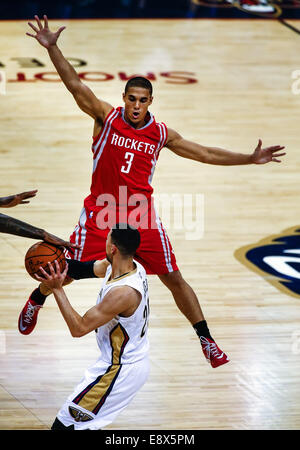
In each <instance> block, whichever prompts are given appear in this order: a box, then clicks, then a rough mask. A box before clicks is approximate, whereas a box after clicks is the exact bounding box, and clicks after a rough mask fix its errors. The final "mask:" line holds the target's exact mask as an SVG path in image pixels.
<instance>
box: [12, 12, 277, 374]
mask: <svg viewBox="0 0 300 450" xmlns="http://www.w3.org/2000/svg"><path fill="white" fill-rule="evenodd" d="M35 19H36V24H35V25H34V24H32V23H30V22H29V25H30V27H31V28H32V29H33V31H34V32H35V34H31V33H27V35H29V36H31V37H33V38H35V39H36V40H37V41H38V42H39V43H40V44H41V45H42V46H43V47H45V48H46V49H47V51H48V54H49V56H50V59H51V61H52V62H53V64H54V66H55V68H56V70H57V72H58V74H59V75H60V77H61V79H62V81H63V83H64V84H65V86H66V88H67V89H68V90H69V91H70V92H71V94H72V95H73V97H74V99H75V101H76V103H77V104H78V106H79V108H80V109H81V110H82V111H84V112H85V113H87V114H88V115H90V116H91V117H92V118H93V119H94V133H93V145H92V151H93V175H92V184H91V193H90V195H89V196H88V197H87V198H86V199H85V200H84V206H83V209H82V212H81V215H80V219H79V222H78V225H77V227H76V228H75V231H74V233H73V235H72V236H71V241H73V242H74V241H75V242H76V243H77V244H81V245H82V247H83V248H82V250H80V251H75V254H74V255H73V258H74V260H78V261H81V263H82V264H83V265H84V266H85V269H84V270H83V269H82V271H83V272H84V275H82V277H83V276H84V277H86V276H87V272H88V269H87V266H88V264H89V263H88V261H90V274H91V276H93V264H94V261H95V260H101V259H103V258H105V241H106V236H107V234H108V232H109V229H110V227H111V225H112V224H111V223H107V224H105V220H106V219H105V214H106V213H112V212H115V214H116V218H115V222H118V221H119V222H127V221H128V223H129V224H132V225H133V226H136V223H130V219H131V217H130V215H131V213H133V212H134V207H136V204H137V203H136V201H140V204H141V205H142V209H141V211H142V212H141V214H140V217H139V220H140V226H139V231H140V234H141V245H140V247H139V249H138V251H137V254H136V256H135V258H136V259H137V260H138V261H139V262H141V263H142V265H143V266H144V267H145V269H146V272H147V273H148V274H157V275H158V276H159V278H160V279H161V281H162V282H163V283H164V284H165V285H166V286H167V287H168V288H169V290H170V291H171V293H172V295H173V297H174V300H175V302H176V304H177V306H178V308H179V309H180V311H181V312H182V313H183V314H184V315H185V317H186V318H187V319H188V320H189V321H190V323H191V324H192V326H193V327H194V329H195V331H196V333H197V335H198V336H199V338H200V342H201V345H202V350H203V353H204V355H205V357H206V359H207V360H208V362H209V363H210V364H211V366H212V367H218V366H219V365H222V364H225V363H226V362H228V361H229V359H228V358H227V356H226V355H225V353H224V352H222V351H221V350H220V348H219V347H218V346H217V344H216V343H215V341H214V339H213V338H212V336H211V335H210V332H209V329H208V327H207V323H206V321H205V318H204V315H203V313H202V310H201V307H200V305H199V302H198V299H197V297H196V294H195V292H194V291H193V289H192V288H191V286H189V285H188V283H187V282H186V281H185V280H184V279H183V277H182V275H181V273H180V271H179V269H178V267H177V264H176V259H175V255H174V252H173V250H172V246H171V243H170V241H169V239H168V236H167V233H166V230H165V229H164V227H163V225H162V223H161V221H160V219H159V217H158V216H157V215H156V213H155V209H154V208H152V206H153V204H152V197H151V194H152V192H153V189H152V186H151V180H152V176H153V172H154V169H155V165H156V162H157V159H158V157H159V154H160V151H161V149H162V148H163V147H167V148H168V149H170V150H171V151H173V152H174V153H176V154H177V155H179V156H182V157H184V158H189V159H192V160H195V161H199V162H202V163H207V164H217V165H244V164H264V163H267V162H270V161H276V162H280V160H279V159H278V157H280V156H283V155H284V154H285V153H281V150H282V149H283V148H284V147H281V146H279V145H276V146H273V147H268V148H262V143H261V141H259V143H258V146H257V147H256V149H255V150H254V152H253V153H251V154H248V155H247V154H241V153H234V152H231V151H228V150H223V149H219V148H213V147H205V146H202V145H199V144H197V143H194V142H190V141H187V140H186V139H184V138H183V137H181V136H180V135H179V134H178V133H177V132H176V131H174V130H171V129H170V128H168V127H167V126H166V125H165V124H163V123H157V122H156V121H155V118H154V116H153V115H152V114H151V113H150V112H149V110H148V108H149V106H150V105H151V103H152V100H153V97H152V85H151V83H150V82H149V80H147V79H145V78H142V77H135V78H133V79H131V80H129V81H128V83H127V85H126V87H125V92H124V94H123V101H124V107H123V108H121V107H119V108H116V109H115V108H114V107H113V106H112V105H110V104H109V103H107V102H105V101H103V100H100V99H98V98H97V97H96V96H95V95H94V94H93V92H92V91H91V90H90V89H89V88H88V87H87V86H86V85H84V84H83V83H82V82H81V80H80V78H79V76H78V75H77V73H76V71H75V70H74V68H73V67H72V66H71V64H69V62H68V61H67V60H66V59H65V58H64V56H63V55H62V53H61V51H60V49H59V48H58V46H57V40H58V38H59V36H60V33H61V32H62V31H63V30H64V28H65V27H60V28H59V29H58V31H57V32H55V33H54V32H51V31H50V29H49V26H48V19H47V16H44V25H43V24H42V22H41V20H40V19H39V18H38V16H35ZM105 201H106V202H108V204H109V207H108V208H106V206H104V205H105V204H106V203H105ZM124 214H125V215H126V217H124ZM69 267H70V264H69ZM74 270H75V269H74ZM78 270H79V269H78V267H77V269H76V270H75V271H74V273H72V271H71V272H70V270H69V272H68V275H69V276H70V277H71V278H76V279H78V278H80V273H79V274H78ZM80 270H81V269H80ZM83 272H82V273H83ZM49 294H50V292H49V291H48V290H47V289H46V287H45V286H43V284H41V285H40V286H39V288H37V289H36V290H35V291H34V292H33V293H32V294H31V296H30V298H29V300H28V301H27V303H26V305H25V306H24V308H23V311H22V312H21V315H24V314H26V310H27V305H28V304H30V303H32V302H33V303H38V304H42V303H43V302H44V301H45V299H46V295H49ZM35 320H36V317H34V318H33V323H35ZM29 326H30V325H29ZM32 329H33V327H32V328H31V330H30V332H31V331H32ZM26 334H28V332H26Z"/></svg>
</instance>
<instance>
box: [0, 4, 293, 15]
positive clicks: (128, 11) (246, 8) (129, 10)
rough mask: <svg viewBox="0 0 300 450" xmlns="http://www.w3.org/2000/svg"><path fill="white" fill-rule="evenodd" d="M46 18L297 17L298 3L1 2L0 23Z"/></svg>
mask: <svg viewBox="0 0 300 450" xmlns="http://www.w3.org/2000/svg"><path fill="white" fill-rule="evenodd" d="M45 12H47V15H48V17H49V18H52V19H53V18H70V19H72V18H73V19H77V18H78V19H79V18H160V17H161V18H201V17H206V18H207V17H225V18H226V17H228V18H235V17H238V18H249V17H251V16H252V17H253V16H256V17H270V18H278V17H280V18H300V0H275V1H272V0H110V1H108V2H105V1H103V0H52V1H51V2H50V1H47V0H46V1H45V0H44V1H38V0H28V1H24V0H14V1H7V0H5V1H2V2H1V5H0V20H5V19H6V20H13V19H29V18H32V17H33V16H34V14H38V15H43V14H45Z"/></svg>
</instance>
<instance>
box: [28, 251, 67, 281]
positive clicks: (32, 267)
mask: <svg viewBox="0 0 300 450" xmlns="http://www.w3.org/2000/svg"><path fill="white" fill-rule="evenodd" d="M55 260H57V262H58V264H59V267H60V271H61V272H63V270H64V269H65V267H66V259H65V255H64V249H63V248H62V247H56V246H55V245H52V244H47V242H37V243H36V244H34V245H33V246H32V247H30V249H29V250H28V251H27V253H26V255H25V268H26V270H27V272H28V273H29V275H30V276H31V277H32V278H34V275H35V274H37V275H39V276H43V274H42V273H41V271H40V270H39V267H40V266H41V267H42V268H43V269H44V270H45V271H46V272H47V273H49V266H48V262H51V263H54V261H55ZM34 279H35V278H34Z"/></svg>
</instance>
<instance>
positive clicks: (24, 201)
mask: <svg viewBox="0 0 300 450" xmlns="http://www.w3.org/2000/svg"><path fill="white" fill-rule="evenodd" d="M24 203H30V202H29V201H28V200H27V201H26V200H22V201H21V202H20V204H21V205H24Z"/></svg>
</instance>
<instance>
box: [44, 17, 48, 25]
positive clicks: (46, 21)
mask: <svg viewBox="0 0 300 450" xmlns="http://www.w3.org/2000/svg"><path fill="white" fill-rule="evenodd" d="M44 24H45V28H48V17H47V16H46V14H44Z"/></svg>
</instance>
